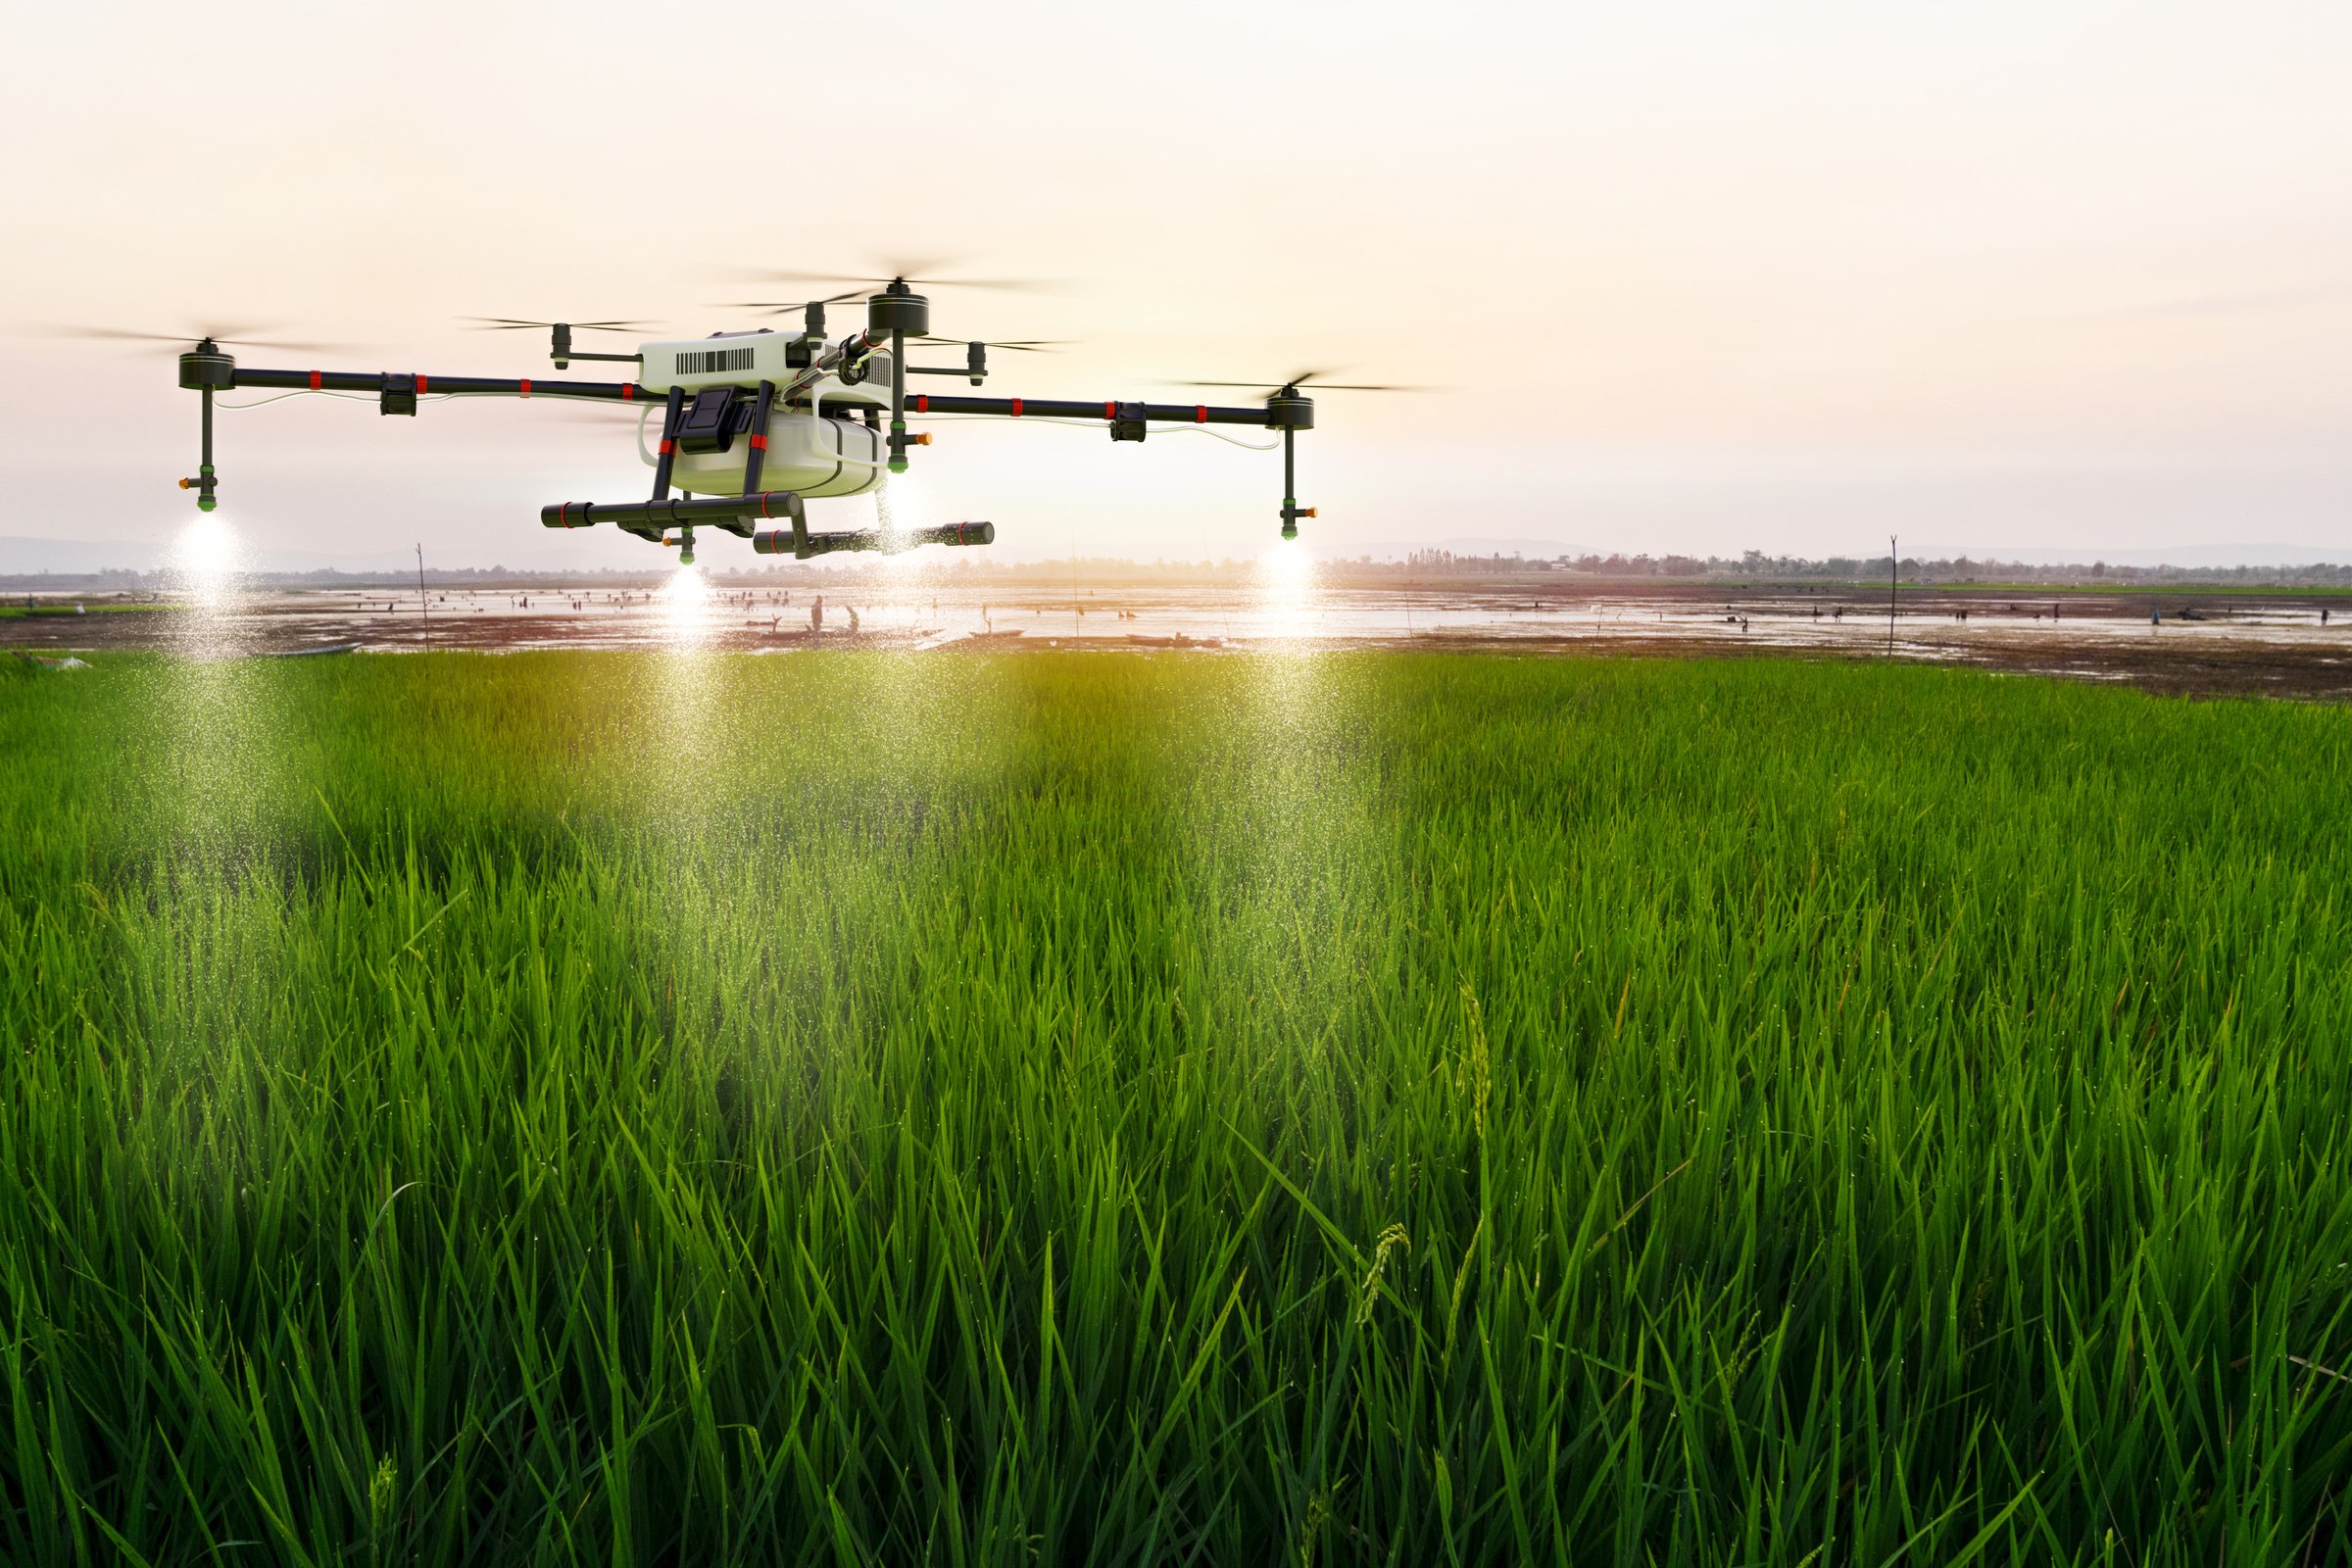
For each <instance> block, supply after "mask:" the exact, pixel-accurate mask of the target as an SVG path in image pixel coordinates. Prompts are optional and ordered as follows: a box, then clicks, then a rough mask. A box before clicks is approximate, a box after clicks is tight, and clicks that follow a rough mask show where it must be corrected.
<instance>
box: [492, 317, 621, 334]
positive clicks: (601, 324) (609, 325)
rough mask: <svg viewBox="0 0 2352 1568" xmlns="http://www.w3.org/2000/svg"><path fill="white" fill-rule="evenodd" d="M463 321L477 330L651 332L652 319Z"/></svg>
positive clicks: (496, 318) (501, 318) (507, 319)
mask: <svg viewBox="0 0 2352 1568" xmlns="http://www.w3.org/2000/svg"><path fill="white" fill-rule="evenodd" d="M458 319H460V320H462V321H470V322H472V323H473V330H474V331H476V332H526V331H533V330H536V331H541V332H544V331H547V330H548V329H549V328H550V327H557V326H568V327H570V328H571V329H572V330H573V331H574V332H651V331H653V330H654V323H653V322H651V321H518V320H516V319H515V318H513V317H511V316H462V317H460V318H458Z"/></svg>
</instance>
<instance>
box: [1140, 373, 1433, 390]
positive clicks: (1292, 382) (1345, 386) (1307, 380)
mask: <svg viewBox="0 0 2352 1568" xmlns="http://www.w3.org/2000/svg"><path fill="white" fill-rule="evenodd" d="M1328 373H1329V372H1328V371H1324V370H1308V371H1306V372H1304V373H1303V374H1300V375H1294V376H1292V377H1290V378H1289V379H1288V380H1285V381H1282V382H1279V383H1273V384H1269V383H1267V382H1264V381H1171V382H1169V383H1168V384H1169V385H1171V386H1240V387H1248V388H1250V390H1252V391H1255V392H1264V393H1268V394H1272V393H1275V392H1282V391H1288V390H1291V389H1294V388H1299V387H1309V388H1312V389H1313V390H1315V391H1317V392H1435V391H1438V390H1439V388H1437V387H1434V386H1391V385H1388V384H1385V383H1380V382H1365V381H1323V380H1318V379H1316V378H1317V377H1318V376H1321V375H1325V374H1328Z"/></svg>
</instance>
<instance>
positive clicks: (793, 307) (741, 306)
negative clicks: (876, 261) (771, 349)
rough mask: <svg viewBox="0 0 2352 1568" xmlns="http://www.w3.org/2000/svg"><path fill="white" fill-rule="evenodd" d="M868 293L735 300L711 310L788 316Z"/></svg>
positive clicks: (828, 280)
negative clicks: (817, 297)
mask: <svg viewBox="0 0 2352 1568" xmlns="http://www.w3.org/2000/svg"><path fill="white" fill-rule="evenodd" d="M776 281H779V282H780V281H784V279H777V280H776ZM825 281H827V282H832V281H833V279H831V278H827V279H826V280H825ZM869 292H871V291H870V290H868V289H862V288H854V289H851V290H849V291H848V292H847V293H843V294H828V295H826V296H825V297H824V298H823V299H821V300H790V301H784V300H737V301H735V302H733V303H732V304H727V305H720V306H715V307H713V309H716V310H721V311H765V312H767V313H768V314H769V315H770V316H790V315H791V314H792V313H793V312H794V311H805V310H807V309H808V308H809V306H811V305H839V304H840V303H841V302H842V301H843V300H861V299H863V298H865V296H866V295H867V294H868V293H869Z"/></svg>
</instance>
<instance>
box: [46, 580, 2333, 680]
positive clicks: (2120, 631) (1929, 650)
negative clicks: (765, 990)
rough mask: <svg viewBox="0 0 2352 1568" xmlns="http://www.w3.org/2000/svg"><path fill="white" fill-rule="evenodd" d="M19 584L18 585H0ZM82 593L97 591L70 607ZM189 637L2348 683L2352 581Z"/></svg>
mask: <svg viewBox="0 0 2352 1568" xmlns="http://www.w3.org/2000/svg"><path fill="white" fill-rule="evenodd" d="M6 603H7V604H8V605H10V606H16V605H17V604H18V601H16V600H15V599H13V598H12V599H10V600H8V601H7V602H6ZM34 603H35V605H36V606H37V607H38V610H39V611H41V612H44V613H32V614H22V613H20V614H18V615H16V616H14V617H12V618H9V619H6V620H0V644H6V645H8V646H13V647H23V648H33V649H42V650H90V649H109V648H156V649H172V648H175V647H182V646H184V645H186V644H187V643H189V642H190V641H191V638H190V637H189V635H188V633H187V630H186V624H185V620H184V617H182V616H179V615H177V614H176V613H175V612H174V608H173V606H174V604H175V600H174V598H173V596H170V595H166V596H163V598H162V599H161V601H160V602H159V603H158V604H157V605H156V607H155V608H154V609H153V610H152V611H151V612H149V613H135V612H133V611H132V607H129V606H119V605H117V604H116V603H115V602H113V601H110V600H106V599H103V598H100V597H97V596H85V597H84V598H83V599H80V600H74V599H72V598H62V597H59V596H48V597H46V598H41V597H38V596H36V598H35V600H34ZM75 604H81V605H83V606H85V607H86V609H87V611H89V612H91V613H80V614H75V613H72V610H73V605H75ZM118 611H119V612H121V613H104V612H118ZM203 621H204V631H203V635H202V637H201V639H196V640H200V641H201V642H202V644H203V645H204V647H203V650H202V651H206V652H212V653H220V654H295V653H304V652H319V651H326V650H336V651H344V650H349V651H355V652H357V651H364V652H397V651H414V650H417V649H423V648H444V649H473V650H481V651H492V652H506V651H516V650H524V649H628V648H645V649H676V648H681V647H685V648H696V649H710V650H713V651H717V650H730V651H737V652H779V653H780V652H790V651H801V650H807V649H809V648H811V647H817V646H823V647H864V648H877V649H897V650H909V651H924V652H930V651H964V652H969V651H975V650H980V649H996V650H1005V649H1027V648H1041V647H1043V648H1071V647H1077V648H1089V649H1152V648H1181V649H1197V650H1201V651H1236V650H1240V651H1247V650H1252V649H1269V648H1291V649H1298V648H1309V649H1312V648H1419V649H1429V650H1437V649H1464V650H1468V649H1482V650H1489V651H1502V652H1520V653H1530V654H1543V653H1569V652H1581V653H1624V654H1660V655H1688V656H1704V657H1717V658H1720V657H1739V656H1742V655H1754V654H1787V655H1798V656H1803V657H1812V658H1854V659H1883V658H1892V659H1896V660H1901V661H1908V662H1928V663H1948V664H1963V665H1973V666H1978V667H1983V668H1989V669H1998V670H2005V671H2010V672H2014V673H2033V674H2047V675H2060V676H2068V677H2074V678H2078V679H2088V680H2097V681H2107V682H2115V683H2120V684H2126V685H2131V686H2136V687H2141V688H2144V689H2148V690H2156V691H2170V692H2190V693H2199V692H2201V693H2260V694H2271V695H2278V696H2297V697H2318V698H2344V697H2352V602H2348V601H2342V600H2339V599H2337V598H2334V597H2331V596H2328V595H2326V594H2310V593H2293V592H2278V593H2270V594H2246V593H2198V592H2194V591H2183V590H2178V589H2169V588H2168V589H2165V590H2161V591H2139V592H2132V593H2116V594H2086V593H2082V592H2079V591H2059V592H2052V591H2049V590H2043V591H2041V592H2039V593H2032V594H2029V593H2025V592H2020V591H2012V590H2005V589H1982V588H1945V589H1936V588H1928V589H1905V590H1904V591H1903V592H1902V593H1901V594H1900V595H1899V597H1898V603H1897V606H1896V609H1895V613H1893V614H1892V616H1891V617H1890V616H1889V614H1888V607H1887V594H1886V592H1885V590H1884V589H1876V590H1874V589H1870V588H1866V587H1844V586H1819V587H1790V586H1781V585H1772V586H1727V585H1721V584H1713V585H1708V584H1664V585H1648V584H1624V585H1609V586H1604V587H1592V586H1588V585H1555V584H1533V585H1529V584H1522V583H1518V582H1509V583H1504V584H1492V583H1472V584H1468V585H1462V584H1451V583H1428V584H1413V585H1405V586H1394V585H1384V586H1366V585H1360V584H1351V583H1328V582H1321V581H1317V580H1315V579H1313V578H1312V577H1311V576H1308V575H1306V574H1305V573H1299V574H1296V575H1293V576H1287V577H1286V576H1283V575H1280V574H1274V575H1268V576H1264V577H1260V578H1256V579H1252V580H1250V581H1247V582H1240V583H1234V584H1213V583H1199V582H1183V583H1171V584H1167V585H1158V586H1139V585H1136V584H1133V583H1115V584H1112V583H1093V584H1089V583H1086V582H1083V581H1080V582H1074V583H1055V582H1053V581H1050V580H1046V579H1044V578H1032V579H1030V580H1027V581H1011V582H993V583H986V584H975V583H972V582H968V581H958V582H953V583H949V582H936V583H935V582H926V581H923V580H921V579H920V578H916V577H912V576H892V575H889V574H887V573H878V574H875V575H871V576H865V577H851V576H846V575H845V576H844V577H843V578H842V579H840V580H836V581H814V580H803V581H799V582H795V583H792V584H790V585H778V584H777V583H775V582H774V581H772V580H762V579H751V580H744V581H729V580H727V579H725V578H715V579H713V578H707V577H704V576H702V575H701V574H699V573H697V572H693V571H681V572H679V573H677V574H675V575H674V576H672V577H670V578H668V579H666V580H660V581H654V580H649V581H648V582H647V583H645V584H642V585H635V586H625V587H624V586H614V585H613V584H612V583H610V582H603V583H594V584H589V583H581V584H573V585H551V584H545V583H535V584H529V585H522V586H515V587H508V588H449V587H433V588H430V589H428V590H427V591H426V593H425V594H424V595H423V596H422V599H421V601H420V597H419V595H418V593H417V590H416V589H414V588H412V589H409V590H406V591H405V592H404V591H401V590H397V589H395V590H390V591H384V590H358V591H353V590H348V589H341V590H321V589H297V590H285V589H271V590H256V591H250V592H243V593H237V594H233V595H229V596H225V597H222V596H215V597H214V598H213V599H212V600H210V601H209V602H208V603H207V605H206V607H205V614H204V616H203Z"/></svg>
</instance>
